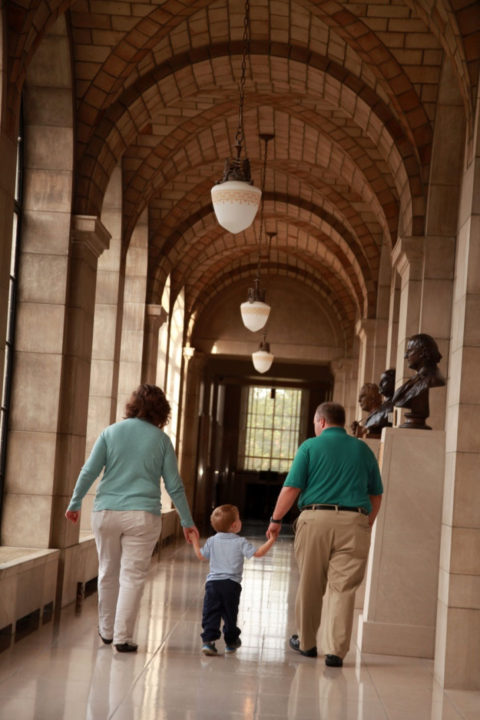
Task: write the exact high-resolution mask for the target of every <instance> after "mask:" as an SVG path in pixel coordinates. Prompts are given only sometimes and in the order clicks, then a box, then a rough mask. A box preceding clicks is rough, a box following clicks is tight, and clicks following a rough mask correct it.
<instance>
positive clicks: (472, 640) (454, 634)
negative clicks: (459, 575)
mask: <svg viewBox="0 0 480 720" xmlns="http://www.w3.org/2000/svg"><path fill="white" fill-rule="evenodd" d="M479 657H480V610H466V609H464V608H452V607H450V608H449V609H448V630H447V643H446V658H445V685H446V687H454V688H465V689H468V690H480V673H479V672H478V658H479Z"/></svg>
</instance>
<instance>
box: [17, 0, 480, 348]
mask: <svg viewBox="0 0 480 720" xmlns="http://www.w3.org/2000/svg"><path fill="white" fill-rule="evenodd" d="M67 10H68V22H69V24H70V27H71V38H72V54H73V61H74V65H73V67H74V89H75V94H76V123H77V124H76V128H75V136H76V195H75V198H74V211H75V212H77V213H82V214H93V215H96V214H100V212H101V209H102V203H103V197H104V194H105V190H106V188H107V185H108V182H109V179H110V176H111V173H112V171H113V169H114V168H115V167H116V166H117V165H118V164H119V163H121V164H122V169H123V188H124V189H123V202H124V208H123V214H124V217H123V227H124V244H125V247H127V246H128V242H129V238H130V236H131V233H132V232H133V229H134V228H135V225H136V223H137V221H138V219H139V217H140V215H141V214H142V212H144V210H145V209H146V208H147V209H148V216H149V267H148V298H147V299H148V302H160V298H161V296H162V292H163V288H164V286H165V282H166V280H167V278H168V277H169V276H170V278H171V280H172V288H173V293H174V295H175V293H176V292H178V291H179V289H180V288H181V287H184V288H185V298H186V307H187V311H188V313H189V314H193V313H198V312H200V311H201V309H202V308H203V307H205V306H206V304H207V303H208V302H210V301H211V300H212V299H213V298H214V297H215V295H216V293H218V292H220V291H221V289H222V288H224V287H227V286H228V285H229V284H230V283H231V282H233V281H236V280H239V279H242V278H247V277H249V278H251V277H252V274H253V273H254V272H255V269H256V266H257V260H258V253H259V238H260V237H261V233H260V222H259V219H258V217H257V220H256V221H255V223H254V224H253V226H252V227H251V228H249V229H248V230H247V231H245V232H244V233H241V234H240V235H236V236H233V235H231V234H229V233H227V232H226V231H224V230H223V229H222V228H220V227H219V226H218V223H217V222H216V220H215V217H214V215H213V211H212V206H211V202H210V188H211V186H212V185H213V183H214V182H216V181H217V180H219V179H220V177H221V175H222V170H223V163H224V160H225V158H226V157H228V156H231V154H232V144H233V141H234V136H235V131H236V128H237V120H238V81H239V78H240V71H241V58H242V49H243V43H242V34H243V12H244V3H243V1H242V0H214V1H213V2H212V1H210V0H183V1H182V0H164V1H163V2H161V1H159V0H155V1H153V0H152V1H151V2H148V1H147V0H141V1H128V2H127V1H125V0H76V1H75V2H71V1H70V2H67V1H63V2H62V1H60V0H48V1H47V0H36V1H35V2H31V1H29V0H19V1H17V2H11V3H9V6H8V23H9V33H8V37H7V42H8V54H9V63H10V68H11V72H10V77H9V81H10V82H9V87H8V101H9V103H8V104H9V108H10V116H9V127H12V128H13V127H14V122H13V117H14V115H15V108H18V104H19V98H20V93H21V88H22V84H23V81H24V78H25V74H26V70H27V68H28V63H29V61H30V59H31V58H32V56H33V53H34V52H35V50H36V48H37V47H38V43H39V42H40V40H41V38H42V36H43V34H44V32H45V31H46V30H48V28H49V27H50V26H51V25H52V23H53V22H54V21H55V19H56V18H57V17H58V16H59V15H60V14H62V13H63V12H65V11H67ZM250 18H251V23H250V27H251V45H250V56H249V61H248V64H247V82H246V99H245V115H244V125H245V138H246V148H247V151H248V156H249V159H250V162H251V165H252V176H253V178H254V181H255V184H256V185H257V186H258V185H260V182H261V174H262V164H263V153H264V146H263V144H262V142H261V140H260V138H259V135H260V133H265V132H272V133H274V135H275V137H274V140H273V141H272V142H271V144H270V146H269V150H268V165H267V172H266V178H265V195H264V198H265V200H264V220H265V227H267V228H268V229H270V230H272V231H275V232H276V235H275V237H274V239H273V241H272V246H271V248H270V251H269V253H267V252H266V245H265V235H264V234H263V238H264V244H262V247H261V248H260V251H261V257H262V267H263V272H266V273H268V274H269V275H278V276H282V277H285V278H289V277H292V278H297V279H298V278H300V279H301V280H302V282H304V283H305V284H307V285H308V286H310V287H311V288H312V291H313V292H316V293H318V294H319V296H321V297H322V299H323V301H325V302H326V303H327V305H328V306H329V307H330V308H331V313H332V316H335V317H336V318H337V321H338V326H339V327H341V328H342V331H343V332H344V333H345V337H348V335H349V333H350V334H351V331H352V328H353V325H354V323H355V320H356V319H358V318H361V317H373V316H374V315H375V311H376V294H377V285H378V275H379V268H380V256H381V252H382V248H387V249H391V247H392V246H393V244H394V243H395V241H396V238H397V235H398V233H399V232H401V233H403V234H412V235H420V236H421V235H422V234H423V232H424V227H425V209H426V198H427V193H428V179H429V170H430V162H431V152H432V140H433V125H434V121H435V115H436V109H437V101H438V92H439V82H440V75H441V68H442V63H443V62H444V60H445V58H446V57H448V58H449V60H450V62H451V63H452V66H453V68H454V75H455V78H456V82H457V84H458V88H459V92H460V96H461V98H462V100H463V104H464V110H465V121H466V128H467V136H468V135H469V134H471V132H472V118H473V115H474V109H475V108H474V99H475V98H476V93H477V83H478V73H479V62H480V3H478V2H477V1H476V0H421V1H414V0H369V1H367V2H362V3H358V2H355V3H351V2H341V1H336V0H250ZM12 132H13V130H12ZM332 298H335V302H333V301H332Z"/></svg>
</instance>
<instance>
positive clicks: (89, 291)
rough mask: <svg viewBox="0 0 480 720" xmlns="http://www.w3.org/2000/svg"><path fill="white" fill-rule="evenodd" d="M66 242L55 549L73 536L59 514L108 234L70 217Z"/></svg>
mask: <svg viewBox="0 0 480 720" xmlns="http://www.w3.org/2000/svg"><path fill="white" fill-rule="evenodd" d="M71 240H72V241H71V254H70V265H69V282H68V295H67V308H66V317H65V325H66V331H65V341H64V353H63V366H62V384H61V399H60V407H59V416H58V427H59V430H58V433H57V449H56V458H55V474H54V499H53V501H54V510H53V522H52V532H51V547H58V548H64V547H68V546H69V545H72V544H73V542H76V541H77V539H78V528H77V527H76V526H74V525H72V524H71V523H66V522H65V518H64V513H65V509H66V507H67V505H68V501H69V499H70V496H71V493H72V490H73V488H74V486H75V482H76V480H77V476H78V472H79V469H80V468H81V466H82V465H83V462H84V458H85V443H86V431H87V416H88V399H89V388H90V366H91V357H92V339H93V319H94V312H95V285H96V274H97V261H98V258H99V256H100V255H101V253H102V252H103V251H104V250H105V249H107V248H108V246H109V240H110V233H108V231H107V230H106V229H105V228H104V226H103V225H102V223H101V222H100V219H99V218H98V217H95V216H89V215H74V216H73V217H72V231H71Z"/></svg>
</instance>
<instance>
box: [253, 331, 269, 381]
mask: <svg viewBox="0 0 480 720" xmlns="http://www.w3.org/2000/svg"><path fill="white" fill-rule="evenodd" d="M273 359H274V356H273V355H272V353H271V352H270V345H269V343H267V342H266V340H265V336H264V338H263V340H262V342H261V343H260V347H259V349H258V350H257V351H256V352H254V353H252V362H253V367H254V368H255V370H256V371H257V372H259V373H266V372H267V370H270V368H271V367H272V363H273Z"/></svg>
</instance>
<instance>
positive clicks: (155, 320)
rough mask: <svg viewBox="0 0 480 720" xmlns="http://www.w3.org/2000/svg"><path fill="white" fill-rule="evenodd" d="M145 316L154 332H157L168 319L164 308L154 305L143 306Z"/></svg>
mask: <svg viewBox="0 0 480 720" xmlns="http://www.w3.org/2000/svg"><path fill="white" fill-rule="evenodd" d="M145 315H146V317H147V320H148V321H149V323H151V324H152V325H153V326H154V327H155V329H156V330H159V329H160V328H161V326H162V325H163V323H164V322H166V320H167V318H168V313H167V311H166V310H165V308H164V307H163V306H162V305H156V304H155V303H147V305H146V306H145Z"/></svg>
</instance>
